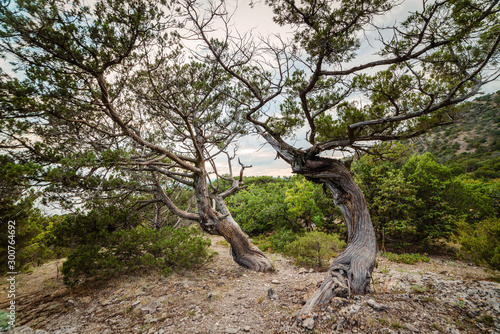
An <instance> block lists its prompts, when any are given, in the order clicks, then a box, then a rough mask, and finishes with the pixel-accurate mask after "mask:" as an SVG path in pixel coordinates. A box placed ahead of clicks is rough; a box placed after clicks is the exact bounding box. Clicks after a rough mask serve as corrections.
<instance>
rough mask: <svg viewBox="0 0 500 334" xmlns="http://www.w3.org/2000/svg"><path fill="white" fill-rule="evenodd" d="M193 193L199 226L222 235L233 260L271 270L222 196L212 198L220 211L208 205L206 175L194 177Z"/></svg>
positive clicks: (262, 254) (250, 266) (243, 265)
mask: <svg viewBox="0 0 500 334" xmlns="http://www.w3.org/2000/svg"><path fill="white" fill-rule="evenodd" d="M195 194H196V201H197V204H198V214H199V216H200V225H201V228H202V229H203V230H204V231H205V232H207V233H210V234H213V235H220V236H223V237H224V239H226V240H227V242H229V244H230V245H231V254H232V256H233V259H234V261H235V262H236V263H237V264H239V265H240V266H242V267H245V268H249V269H252V270H255V271H261V272H266V271H271V270H272V266H271V263H270V262H269V260H268V259H267V257H266V256H265V255H264V253H263V252H262V251H261V250H260V249H258V248H257V246H255V245H252V244H251V243H250V241H249V240H248V237H247V235H246V234H245V233H244V232H243V230H242V229H241V228H240V226H239V225H238V224H237V223H236V221H235V220H234V219H233V217H232V216H231V213H230V212H229V210H228V209H227V206H226V203H225V202H224V200H223V199H222V197H220V196H218V197H215V198H214V200H215V202H216V205H217V207H218V209H219V211H220V212H218V211H217V210H215V208H213V207H212V206H211V205H210V195H209V193H208V189H207V182H206V177H201V176H200V177H195Z"/></svg>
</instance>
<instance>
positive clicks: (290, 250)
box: [285, 231, 346, 270]
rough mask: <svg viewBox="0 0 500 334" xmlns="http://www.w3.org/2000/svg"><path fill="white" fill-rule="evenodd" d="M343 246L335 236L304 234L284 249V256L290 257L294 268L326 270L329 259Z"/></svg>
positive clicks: (322, 233)
mask: <svg viewBox="0 0 500 334" xmlns="http://www.w3.org/2000/svg"><path fill="white" fill-rule="evenodd" d="M345 245H346V244H345V241H343V240H340V238H339V236H338V235H336V234H326V233H324V232H319V231H313V232H306V233H305V234H304V235H303V236H301V237H299V238H297V239H296V240H295V241H294V242H292V243H291V244H289V245H288V246H286V247H285V255H288V256H290V257H292V258H293V259H294V264H295V265H296V266H299V267H307V268H314V269H316V270H326V269H328V265H329V261H330V259H331V258H332V257H335V256H337V255H338V253H339V252H340V251H341V250H342V249H343V248H344V247H345Z"/></svg>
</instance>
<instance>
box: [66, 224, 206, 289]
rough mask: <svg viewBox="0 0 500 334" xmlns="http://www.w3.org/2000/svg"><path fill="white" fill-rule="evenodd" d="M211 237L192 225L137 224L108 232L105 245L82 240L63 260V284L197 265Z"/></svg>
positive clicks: (166, 271)
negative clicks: (137, 225) (149, 225)
mask: <svg viewBox="0 0 500 334" xmlns="http://www.w3.org/2000/svg"><path fill="white" fill-rule="evenodd" d="M209 245H210V241H209V240H206V239H204V238H202V237H201V235H200V232H198V231H197V230H195V229H193V228H181V229H174V228H172V227H165V228H162V229H160V230H153V229H147V228H136V229H134V230H121V231H117V232H114V233H111V234H110V235H109V237H108V238H107V240H106V242H105V244H104V246H100V245H98V244H82V245H80V246H79V247H78V248H77V249H76V250H75V251H74V252H73V253H72V254H70V255H69V256H68V259H67V260H66V262H64V263H63V266H62V273H63V276H64V277H63V280H64V284H66V285H68V286H75V285H76V284H78V283H80V282H81V281H82V280H84V279H87V278H90V277H94V278H97V279H99V278H101V279H102V278H106V277H112V276H119V275H122V274H125V273H135V272H139V271H140V272H145V271H158V272H161V273H162V274H164V275H168V274H170V273H171V272H172V271H174V270H176V269H189V268H196V267H199V266H201V265H203V264H204V263H206V262H207V261H209V260H210V259H211V258H212V257H213V255H214V253H213V252H211V251H209V250H208V247H209Z"/></svg>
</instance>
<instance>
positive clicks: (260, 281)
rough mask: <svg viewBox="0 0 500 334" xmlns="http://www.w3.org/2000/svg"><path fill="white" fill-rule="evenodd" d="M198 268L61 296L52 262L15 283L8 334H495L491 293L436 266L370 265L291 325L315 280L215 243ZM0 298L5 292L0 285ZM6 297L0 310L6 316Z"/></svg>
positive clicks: (487, 285) (479, 277) (459, 271)
mask: <svg viewBox="0 0 500 334" xmlns="http://www.w3.org/2000/svg"><path fill="white" fill-rule="evenodd" d="M212 247H213V248H214V249H215V250H216V251H217V252H218V253H219V255H218V257H217V258H216V260H215V261H214V262H212V263H210V264H208V265H207V266H205V267H204V268H203V269H200V270H197V271H194V272H184V273H181V274H175V275H172V276H170V277H167V278H164V277H160V276H157V275H144V276H143V277H135V278H131V277H124V278H121V279H119V280H113V281H110V282H107V283H99V284H97V283H91V284H88V285H86V286H83V287H79V288H77V289H75V290H70V289H67V288H65V287H64V285H63V284H62V280H61V277H60V276H58V275H57V267H58V266H60V263H58V262H52V263H49V264H46V265H44V266H42V267H40V268H36V269H35V270H34V271H33V272H31V273H29V274H21V275H19V276H18V277H17V282H18V286H17V297H16V301H17V303H18V309H17V312H18V313H17V315H18V326H17V327H16V328H15V330H12V329H11V330H10V331H9V332H11V333H37V334H47V333H57V334H64V333H96V334H97V333H99V334H100V333H158V334H161V333H241V334H243V333H303V332H314V333H332V332H333V333H335V332H338V333H453V334H456V333H500V304H499V303H500V284H498V283H495V282H492V281H488V280H487V278H488V277H489V276H490V274H488V273H487V272H485V271H484V270H483V269H482V268H479V267H475V266H470V265H467V264H464V263H461V262H456V261H451V260H446V259H431V261H430V262H429V263H419V264H417V265H405V264H398V263H394V262H389V261H388V260H386V259H385V258H382V257H381V258H379V260H378V267H377V268H376V269H375V271H374V287H375V291H376V292H374V293H373V294H370V295H366V296H353V297H352V298H351V299H341V298H336V299H334V300H333V301H332V302H331V303H330V304H329V305H325V306H324V307H323V308H320V309H317V310H315V313H313V314H310V315H309V316H305V317H304V318H303V319H301V322H300V323H298V322H297V320H296V315H297V313H298V311H299V310H300V309H301V306H302V303H303V301H304V300H305V299H307V298H309V296H311V295H312V294H313V293H314V291H315V290H316V288H317V286H318V284H319V283H321V281H322V280H323V277H324V275H325V274H324V273H318V272H309V271H308V270H305V269H303V268H297V267H295V266H293V265H292V264H291V263H290V261H288V260H287V259H285V258H283V257H281V256H280V255H274V254H270V255H269V258H270V259H271V260H272V261H273V262H274V265H275V267H276V269H277V270H276V272H274V273H270V274H262V273H255V272H252V271H249V270H245V269H242V268H240V267H238V266H237V265H235V264H234V262H233V261H232V259H231V257H230V255H229V248H228V247H227V244H226V243H225V242H224V241H223V239H222V238H218V237H214V238H213V239H212ZM0 289H1V290H4V291H6V290H7V284H6V282H5V281H4V282H3V283H2V285H0ZM6 298H7V296H6V293H2V295H1V297H0V309H2V310H5V309H6V307H7V302H8V301H7V299H6Z"/></svg>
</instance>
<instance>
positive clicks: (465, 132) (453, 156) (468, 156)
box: [411, 91, 500, 178]
mask: <svg viewBox="0 0 500 334" xmlns="http://www.w3.org/2000/svg"><path fill="white" fill-rule="evenodd" d="M411 142H412V143H413V144H414V146H415V153H418V154H423V153H426V152H431V153H432V154H433V155H434V156H435V157H436V158H437V159H438V161H439V162H440V163H446V164H455V165H456V166H457V167H459V168H462V169H463V170H464V171H465V172H467V173H474V172H476V171H478V170H479V172H478V174H479V175H480V176H483V177H486V178H497V177H499V176H500V174H499V172H500V171H499V168H498V166H499V162H498V161H499V160H500V91H498V92H496V93H493V94H487V95H483V96H481V97H478V98H476V99H475V100H474V101H472V102H468V103H466V104H464V106H463V107H462V109H461V111H460V112H459V113H458V115H457V116H456V123H455V124H452V125H449V126H445V127H441V128H437V129H435V130H434V131H432V132H430V133H429V134H428V135H424V136H421V137H418V138H416V139H412V140H411ZM491 160H494V161H495V162H492V161H491ZM487 165H490V166H487ZM495 166H496V167H495ZM483 170H484V171H489V172H490V173H481V172H482V171H483ZM491 171H495V172H496V173H491Z"/></svg>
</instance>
